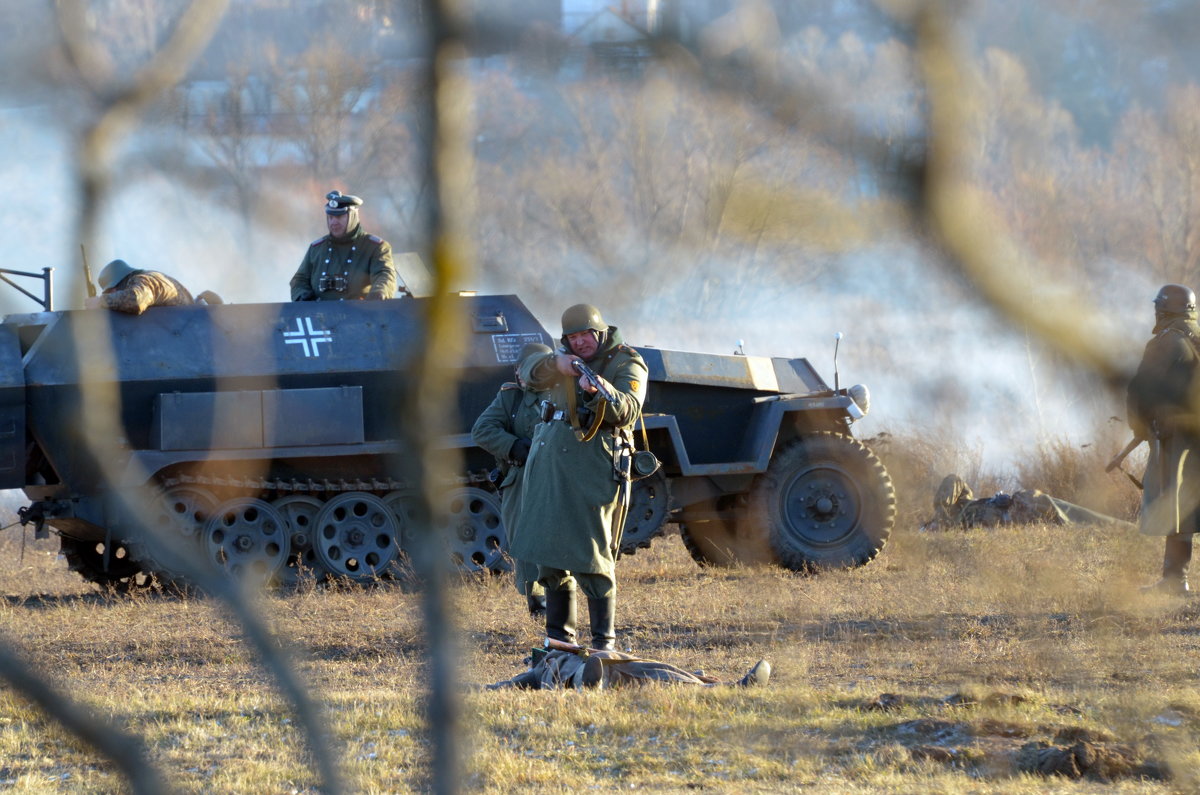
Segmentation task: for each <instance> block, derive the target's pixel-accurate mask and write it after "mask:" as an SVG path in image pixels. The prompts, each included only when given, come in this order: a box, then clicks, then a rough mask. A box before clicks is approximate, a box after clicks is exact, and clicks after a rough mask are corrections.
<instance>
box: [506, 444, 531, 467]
mask: <svg viewBox="0 0 1200 795" xmlns="http://www.w3.org/2000/svg"><path fill="white" fill-rule="evenodd" d="M530 444H531V443H530V441H529V440H528V439H517V440H516V441H515V442H513V443H512V447H511V448H509V451H508V457H509V460H511V461H516V462H517V463H518V464H524V463H525V462H526V461H527V460H528V459H529V447H530Z"/></svg>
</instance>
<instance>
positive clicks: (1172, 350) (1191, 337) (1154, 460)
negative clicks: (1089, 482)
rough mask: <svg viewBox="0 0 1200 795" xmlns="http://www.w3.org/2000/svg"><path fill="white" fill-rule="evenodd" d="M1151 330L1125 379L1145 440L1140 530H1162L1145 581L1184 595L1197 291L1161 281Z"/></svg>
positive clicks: (1195, 419) (1197, 511) (1193, 519)
mask: <svg viewBox="0 0 1200 795" xmlns="http://www.w3.org/2000/svg"><path fill="white" fill-rule="evenodd" d="M1154 321H1155V322H1154V337H1153V338H1152V339H1151V340H1150V341H1149V342H1147V343H1146V349H1145V352H1144V353H1143V354H1142V361H1141V363H1140V364H1139V365H1138V369H1137V373H1136V374H1135V375H1134V376H1133V379H1132V380H1131V381H1130V382H1129V390H1128V395H1127V402H1126V408H1127V410H1128V418H1129V426H1130V428H1132V429H1133V433H1134V436H1136V437H1137V438H1139V439H1146V440H1147V441H1149V442H1150V458H1149V461H1148V462H1147V465H1146V474H1145V476H1144V477H1143V483H1144V484H1145V490H1144V491H1143V492H1142V516H1141V527H1142V532H1143V533H1145V534H1147V535H1157V536H1165V537H1166V544H1165V548H1164V551H1163V567H1162V579H1161V580H1160V581H1159V582H1158V583H1156V584H1155V585H1153V586H1151V587H1152V588H1154V589H1157V590H1161V591H1164V592H1167V593H1172V594H1178V595H1186V594H1187V593H1188V592H1189V588H1188V581H1187V569H1188V564H1189V563H1190V562H1191V559H1192V536H1193V535H1194V534H1195V532H1196V531H1197V529H1200V507H1198V504H1200V416H1198V412H1197V410H1196V407H1197V399H1198V398H1200V381H1198V380H1197V375H1198V371H1197V368H1198V367H1200V325H1197V323H1196V294H1195V293H1194V292H1192V290H1191V288H1189V287H1185V286H1183V285H1182V284H1167V285H1163V287H1162V288H1161V289H1160V290H1159V291H1158V295H1156V296H1155V298H1154Z"/></svg>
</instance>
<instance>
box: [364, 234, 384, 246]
mask: <svg viewBox="0 0 1200 795" xmlns="http://www.w3.org/2000/svg"><path fill="white" fill-rule="evenodd" d="M367 240H370V241H371V242H372V243H374V244H375V245H377V246H378V245H379V244H380V243H382V242H383V238H382V237H380V236H379V235H367Z"/></svg>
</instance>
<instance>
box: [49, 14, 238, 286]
mask: <svg viewBox="0 0 1200 795" xmlns="http://www.w3.org/2000/svg"><path fill="white" fill-rule="evenodd" d="M228 5H229V0H194V2H192V3H191V4H190V5H188V7H187V9H186V10H185V11H184V13H183V15H182V16H181V17H180V19H179V23H178V24H177V25H176V26H175V31H174V33H173V34H172V35H171V37H170V38H169V39H168V40H167V42H166V44H164V45H163V47H162V49H161V50H159V51H158V52H157V53H156V54H155V56H154V58H153V59H151V61H150V63H148V64H146V65H145V66H143V67H142V68H141V69H139V70H138V71H137V73H136V74H135V75H134V78H133V80H132V81H131V82H130V83H129V85H127V86H125V87H123V88H119V89H117V88H115V87H111V86H109V85H106V83H105V82H102V78H98V77H96V75H97V73H99V74H100V75H101V76H102V77H103V75H105V74H107V71H108V70H105V69H102V68H101V66H100V65H101V64H103V58H102V57H101V56H100V53H99V51H98V50H97V49H96V47H95V46H94V44H93V43H92V41H91V39H90V37H89V36H88V34H87V26H86V23H85V20H86V13H87V9H86V5H85V4H84V2H83V0H63V2H61V3H59V4H58V6H57V8H58V19H59V30H60V33H61V35H62V44H63V49H64V51H65V52H66V53H67V56H68V60H69V61H70V63H71V64H72V66H73V67H74V68H75V70H76V72H77V73H78V75H79V78H80V80H81V82H83V84H84V85H86V86H88V87H89V88H90V90H91V92H92V95H93V97H94V98H95V99H97V100H98V101H99V102H100V110H99V115H98V117H97V118H96V120H95V121H94V122H93V123H92V124H91V126H90V127H88V129H87V130H86V131H85V132H84V135H83V139H82V140H81V141H80V146H79V161H78V168H79V173H80V179H81V186H80V189H81V193H82V196H81V197H80V198H81V200H82V201H81V203H80V217H79V221H78V235H77V237H78V242H79V243H81V244H83V245H86V246H87V247H88V248H89V249H93V250H94V249H95V246H94V242H95V241H94V239H93V238H94V237H95V231H96V218H97V217H98V216H99V212H100V208H101V206H102V204H103V200H104V199H105V198H106V194H107V192H108V182H109V178H110V174H109V171H110V169H111V167H112V158H113V153H114V151H115V149H116V147H117V145H118V143H119V142H120V139H121V138H123V137H124V136H125V135H126V134H128V132H129V131H130V129H131V128H132V127H133V125H134V123H135V122H136V120H137V117H138V116H139V115H140V114H141V113H142V112H143V111H145V109H146V108H147V107H148V106H149V105H150V104H151V103H152V102H154V100H155V99H157V98H158V97H159V96H160V95H161V94H162V93H163V92H164V91H166V90H167V89H168V88H170V87H171V86H173V85H175V84H176V83H177V82H179V80H180V79H181V78H182V77H183V76H184V75H185V74H186V73H187V70H188V69H189V68H190V67H191V64H192V62H193V61H194V60H195V59H196V57H197V56H199V55H200V53H201V52H202V51H203V50H204V48H205V47H206V46H208V42H209V41H210V40H211V39H212V36H213V33H215V32H216V29H217V25H218V24H219V23H220V21H221V18H222V17H223V16H224V13H225V9H226V7H227V6H228ZM73 303H74V304H75V305H76V306H78V305H81V304H82V303H83V288H82V285H79V286H78V287H77V288H76V289H75V291H74V301H73Z"/></svg>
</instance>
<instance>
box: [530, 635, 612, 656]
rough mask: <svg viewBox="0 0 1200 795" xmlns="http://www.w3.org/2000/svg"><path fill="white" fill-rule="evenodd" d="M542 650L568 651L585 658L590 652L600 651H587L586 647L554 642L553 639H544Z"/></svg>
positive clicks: (560, 641)
mask: <svg viewBox="0 0 1200 795" xmlns="http://www.w3.org/2000/svg"><path fill="white" fill-rule="evenodd" d="M542 648H543V649H550V650H551V651H569V652H571V653H572V654H582V655H583V656H585V657H586V656H587V655H589V654H591V653H592V652H597V651H600V649H589V648H588V647H587V646H580V645H579V644H578V643H568V642H567V641H565V640H555V639H554V638H546V639H545V640H543V641H542Z"/></svg>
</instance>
